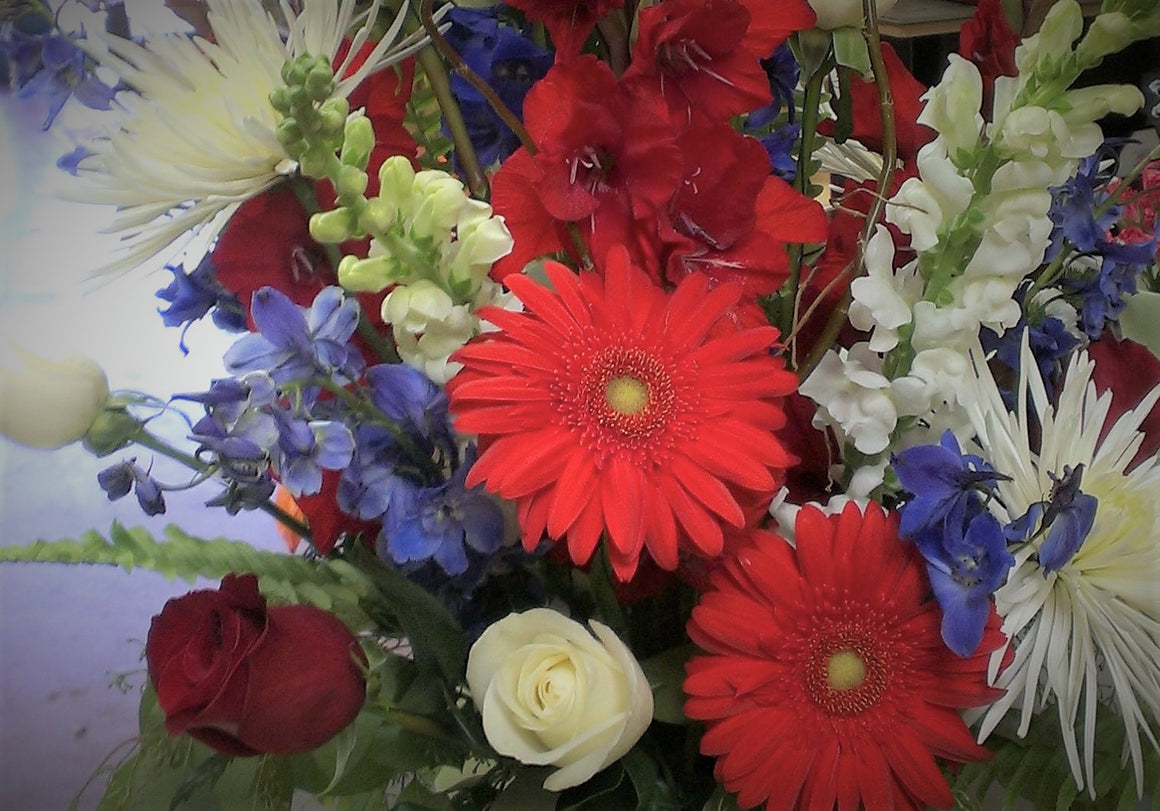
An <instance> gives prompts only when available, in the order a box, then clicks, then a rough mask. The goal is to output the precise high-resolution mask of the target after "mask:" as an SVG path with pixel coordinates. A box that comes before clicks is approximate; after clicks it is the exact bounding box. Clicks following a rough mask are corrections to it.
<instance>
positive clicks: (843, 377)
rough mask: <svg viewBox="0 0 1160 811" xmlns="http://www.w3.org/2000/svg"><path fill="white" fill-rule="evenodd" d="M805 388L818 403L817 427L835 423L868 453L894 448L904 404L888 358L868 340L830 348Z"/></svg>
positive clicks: (804, 383)
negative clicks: (894, 389) (885, 365)
mask: <svg viewBox="0 0 1160 811" xmlns="http://www.w3.org/2000/svg"><path fill="white" fill-rule="evenodd" d="M799 391H800V392H801V393H802V394H803V395H805V396H806V397H809V398H810V399H811V400H813V401H814V402H815V403H817V404H818V414H817V416H815V418H814V424H815V426H816V427H819V428H821V427H823V426H825V425H826V424H830V425H832V426H833V427H835V428H836V429H838V432H839V436H845V437H848V438H849V439H850V440H851V441H852V442H853V443H854V447H855V448H857V450H858V451H859V452H861V453H863V454H866V455H868V456H873V455H875V454H879V453H882V452H883V451H884V450H886V448H887V447H889V445H890V435H891V433H892V432H893V431H894V426H895V425H897V423H898V409H897V407H896V406H895V403H894V398H893V397H892V396H891V381H890V380H889V379H888V378H887V377H886V376H885V375H883V374H882V358H881V357H880V356H879V355H878V354H877V353H875V352H872V351H871V350H870V349H869V347H868V346H867V345H866V344H865V343H860V344H855V345H854V346H852V347H850V348H849V349H844V348H843V349H838V350H836V351H835V350H832V349H831V350H829V351H828V352H826V354H825V356H824V357H823V358H822V360H821V362H819V363H818V365H817V367H816V368H815V369H814V370H813V372H811V373H810V376H809V377H807V378H806V379H805V380H803V381H802V383H801V386H800V387H799Z"/></svg>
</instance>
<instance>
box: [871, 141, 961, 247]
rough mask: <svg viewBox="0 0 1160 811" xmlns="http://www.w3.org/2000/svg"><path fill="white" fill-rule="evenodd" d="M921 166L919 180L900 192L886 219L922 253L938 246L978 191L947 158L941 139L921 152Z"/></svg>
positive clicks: (931, 143)
mask: <svg viewBox="0 0 1160 811" xmlns="http://www.w3.org/2000/svg"><path fill="white" fill-rule="evenodd" d="M917 163H918V173H919V177H917V178H913V177H912V178H910V179H909V180H907V181H906V182H904V183H903V184H902V186H901V187H900V188H899V189H898V193H897V194H896V195H895V196H894V197H893V198H891V200H890V205H889V206H887V208H886V219H887V221H889V222H891V223H893V224H894V225H897V226H898V227H899V228H900V229H901V230H902V231H903V233H906V234H909V235H910V244H911V246H912V247H913V248H914V249H915V250H916V251H919V252H922V251H928V250H930V249H931V248H933V247H935V246H936V245H937V244H938V242H939V231H940V229H941V228H942V227H943V225H945V224H946V223H949V222H950V221H951V220H953V219H954V218H955V217H956V216H958V215H959V214H961V213H962V212H963V211H965V210H966V208H967V206H968V205H970V203H971V197H972V195H973V194H974V191H975V189H974V186H973V185H972V183H971V181H970V179H968V178H966V177H963V176H962V175H961V174H959V170H958V168H957V167H956V166H955V165H954V164H953V163H952V162H951V161H950V159H949V158H948V157H947V145H946V142H945V141H943V140H942V139H940V138H936V139H935V140H934V141H931V142H930V143H929V144H927V145H926V146H924V147H923V148H922V149H920V150H919V151H918V159H917Z"/></svg>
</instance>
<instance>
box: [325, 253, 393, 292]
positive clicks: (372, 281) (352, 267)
mask: <svg viewBox="0 0 1160 811" xmlns="http://www.w3.org/2000/svg"><path fill="white" fill-rule="evenodd" d="M393 267H394V262H393V261H392V260H391V258H390V257H389V256H372V257H369V258H367V259H359V258H358V257H357V256H344V257H342V259H341V260H340V261H339V263H338V283H339V284H341V285H342V286H343V287H344V288H346V289H347V290H350V291H352V292H355V293H377V292H379V291H380V290H382V289H383V288H384V287H386V286H387V285H389V284H393V283H395V282H397V281H398V279H397V278H395V275H394V274H393V273H392V268H393Z"/></svg>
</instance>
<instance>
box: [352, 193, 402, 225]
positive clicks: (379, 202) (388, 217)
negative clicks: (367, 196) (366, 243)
mask: <svg viewBox="0 0 1160 811" xmlns="http://www.w3.org/2000/svg"><path fill="white" fill-rule="evenodd" d="M398 216H399V207H398V206H396V205H395V204H394V203H392V202H391V201H390V200H385V199H383V198H382V197H376V198H374V199H373V200H367V204H366V205H365V206H363V209H362V211H361V212H359V219H358V221H359V225H361V226H362V228H363V230H364V231H366V232H367V233H368V234H381V233H384V232H385V231H386V230H387V229H388V228H390V227H391V226H392V225H394V224H395V220H396V219H397V218H398Z"/></svg>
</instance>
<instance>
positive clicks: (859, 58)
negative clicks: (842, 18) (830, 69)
mask: <svg viewBox="0 0 1160 811" xmlns="http://www.w3.org/2000/svg"><path fill="white" fill-rule="evenodd" d="M831 33H832V34H833V35H834V59H835V60H837V62H838V64H839V65H842V66H843V67H847V68H850V69H851V70H855V71H857V72H858V73H859V74H860V75H861V76H862V78H864V79H866V80H867V81H869V80H870V79H872V78H873V74H874V71H873V69H872V68H871V67H870V52H869V51H868V50H867V49H866V39H865V37H863V36H862V30H861V29H860V28H855V27H854V26H846V27H844V28H835V29H834V30H833V31H832V32H831Z"/></svg>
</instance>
